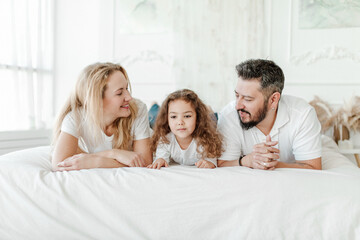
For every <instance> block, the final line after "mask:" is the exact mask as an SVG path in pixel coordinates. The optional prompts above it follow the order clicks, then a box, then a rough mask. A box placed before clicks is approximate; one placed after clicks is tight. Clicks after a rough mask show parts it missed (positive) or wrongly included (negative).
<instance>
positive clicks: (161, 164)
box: [147, 158, 169, 169]
mask: <svg viewBox="0 0 360 240" xmlns="http://www.w3.org/2000/svg"><path fill="white" fill-rule="evenodd" d="M147 167H148V168H153V169H160V168H161V167H169V164H168V163H167V162H166V161H165V160H164V159H162V158H159V159H156V161H155V162H153V163H152V164H150V165H149V166H147Z"/></svg>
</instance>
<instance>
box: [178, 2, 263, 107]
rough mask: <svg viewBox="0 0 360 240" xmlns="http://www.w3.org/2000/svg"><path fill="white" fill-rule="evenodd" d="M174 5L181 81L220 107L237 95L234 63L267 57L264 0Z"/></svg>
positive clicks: (179, 85) (206, 100) (182, 84)
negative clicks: (235, 92)
mask: <svg viewBox="0 0 360 240" xmlns="http://www.w3.org/2000/svg"><path fill="white" fill-rule="evenodd" d="M172 11H173V14H171V15H172V16H173V34H174V38H173V40H174V64H173V73H174V78H175V81H176V85H177V86H178V87H187V88H190V89H193V90H195V91H196V92H197V93H198V94H199V96H200V97H201V98H202V99H203V100H204V101H205V102H206V103H207V104H209V105H210V106H212V108H213V109H214V110H215V111H219V110H220V109H221V108H222V107H223V106H224V105H225V104H226V103H228V102H229V101H231V100H233V99H234V88H235V84H236V80H237V75H236V72H235V66H236V65H237V64H239V63H240V62H241V61H244V60H246V59H248V58H266V56H265V47H264V46H265V43H266V41H265V35H266V34H265V27H264V1H263V0H227V1H223V0H196V1H191V3H189V2H188V1H177V0H174V1H173V6H172Z"/></svg>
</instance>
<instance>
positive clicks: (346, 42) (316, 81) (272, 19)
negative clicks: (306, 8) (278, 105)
mask: <svg viewBox="0 0 360 240" xmlns="http://www.w3.org/2000/svg"><path fill="white" fill-rule="evenodd" d="M298 1H299V0H289V1H283V0H271V4H270V5H269V6H268V11H269V18H268V19H269V22H268V25H269V26H270V31H269V37H270V58H271V59H273V60H274V61H275V62H277V63H278V64H279V65H280V66H281V67H282V68H283V70H284V73H285V77H286V80H285V82H286V84H285V91H284V93H288V94H293V95H297V96H300V97H303V98H305V99H306V100H311V99H312V98H313V96H314V95H318V96H319V97H321V98H323V99H324V100H326V101H328V102H330V103H331V104H341V103H343V100H344V99H349V98H350V96H351V95H352V94H357V95H360V45H359V44H358V43H359V42H360V28H359V27H352V28H350V27H349V28H327V29H324V28H318V29H305V30H301V29H299V28H298V24H297V23H298V7H299V4H298V3H299V2H298ZM316 17H317V16H314V19H315V18H316Z"/></svg>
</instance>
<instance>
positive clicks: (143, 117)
mask: <svg viewBox="0 0 360 240" xmlns="http://www.w3.org/2000/svg"><path fill="white" fill-rule="evenodd" d="M134 101H135V102H136V104H137V106H138V114H137V117H136V119H135V121H134V123H133V125H132V127H131V134H132V135H133V140H140V139H145V138H149V137H150V131H149V128H150V125H149V118H148V112H147V108H146V105H145V104H144V103H143V102H141V101H140V100H138V99H134ZM81 117H82V120H81V123H80V126H79V124H78V123H76V122H75V119H74V118H73V114H72V112H69V113H68V114H67V115H66V116H65V118H64V120H63V122H62V125H61V131H62V132H66V133H68V134H70V135H72V136H74V137H76V138H78V139H79V147H80V148H81V149H82V150H84V151H85V152H87V153H96V152H101V151H105V150H110V149H112V140H113V136H110V137H109V136H107V135H106V134H105V133H104V132H103V131H101V135H102V137H103V141H102V142H100V143H98V144H96V143H95V141H94V138H93V137H92V136H91V131H89V127H90V126H89V124H88V121H87V120H86V118H85V116H84V114H83V115H82V116H81ZM78 130H79V131H78Z"/></svg>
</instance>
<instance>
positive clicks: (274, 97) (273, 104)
mask: <svg viewBox="0 0 360 240" xmlns="http://www.w3.org/2000/svg"><path fill="white" fill-rule="evenodd" d="M280 96H281V94H280V93H279V92H274V93H273V94H271V96H270V97H269V102H268V104H269V107H270V109H273V110H276V109H277V107H278V104H279V101H280Z"/></svg>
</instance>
